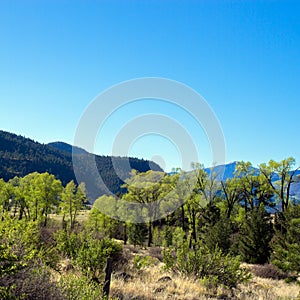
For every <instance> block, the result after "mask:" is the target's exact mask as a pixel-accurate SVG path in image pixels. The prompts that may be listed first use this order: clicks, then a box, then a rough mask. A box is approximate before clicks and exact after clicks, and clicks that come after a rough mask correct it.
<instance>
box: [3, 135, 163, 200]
mask: <svg viewBox="0 0 300 300" xmlns="http://www.w3.org/2000/svg"><path fill="white" fill-rule="evenodd" d="M75 152H76V153H78V154H77V155H76V165H77V168H78V170H80V173H82V174H89V175H90V172H91V170H92V166H91V161H92V162H94V161H96V166H97V169H96V170H95V174H93V176H91V178H92V179H95V178H97V177H98V176H99V175H100V176H101V178H102V180H103V183H102V182H100V181H96V180H89V181H88V182H86V184H87V188H88V190H89V199H92V200H95V199H96V198H98V197H99V196H101V195H103V194H104V193H105V191H106V190H107V189H108V190H109V191H111V192H112V193H122V192H124V189H122V188H121V185H122V184H123V183H124V181H123V180H124V179H125V178H128V176H129V170H128V169H129V168H132V169H135V170H138V171H139V172H146V171H148V170H150V169H152V170H155V171H161V168H160V167H159V166H158V165H157V164H155V163H154V162H150V161H148V160H143V159H138V158H131V157H130V158H127V157H111V156H98V155H93V154H89V153H87V152H86V151H84V150H83V149H80V148H76V147H75ZM33 172H38V173H44V172H48V173H50V174H53V175H54V176H55V177H56V178H57V179H59V180H60V181H61V182H62V184H63V185H64V186H65V185H66V184H67V183H68V182H70V181H71V180H73V181H74V182H75V183H77V182H76V177H75V174H74V171H73V160H72V146H71V145H68V144H64V143H52V144H50V145H44V144H40V143H38V142H35V141H33V140H31V139H28V138H25V137H22V136H20V135H16V134H12V133H9V132H5V131H1V130H0V178H2V179H4V180H5V181H8V180H10V179H13V178H14V177H16V176H17V177H24V176H26V175H28V174H30V173H33Z"/></svg>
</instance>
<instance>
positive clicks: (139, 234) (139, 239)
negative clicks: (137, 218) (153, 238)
mask: <svg viewBox="0 0 300 300" xmlns="http://www.w3.org/2000/svg"><path fill="white" fill-rule="evenodd" d="M127 234H128V238H129V242H130V243H131V244H133V245H134V246H137V245H139V246H143V245H144V243H145V241H146V240H147V237H148V228H147V225H146V224H145V223H139V224H134V223H130V224H129V225H128V226H127Z"/></svg>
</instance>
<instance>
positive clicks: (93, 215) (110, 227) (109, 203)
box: [87, 195, 122, 238]
mask: <svg viewBox="0 0 300 300" xmlns="http://www.w3.org/2000/svg"><path fill="white" fill-rule="evenodd" d="M117 210H118V207H117V201H116V199H115V198H114V197H113V196H107V195H103V196H101V197H99V198H98V199H97V200H96V201H95V203H94V205H93V207H92V209H91V210H90V212H89V216H88V222H87V226H89V227H90V228H91V229H92V230H95V231H97V232H99V233H101V234H103V235H104V236H106V237H110V238H113V237H115V238H117V237H118V233H119V231H121V228H120V227H122V224H121V223H120V222H119V221H118V220H117V219H116V216H115V214H116V212H117ZM114 217H115V218H114Z"/></svg>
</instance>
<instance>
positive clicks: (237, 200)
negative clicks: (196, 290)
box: [90, 158, 300, 286]
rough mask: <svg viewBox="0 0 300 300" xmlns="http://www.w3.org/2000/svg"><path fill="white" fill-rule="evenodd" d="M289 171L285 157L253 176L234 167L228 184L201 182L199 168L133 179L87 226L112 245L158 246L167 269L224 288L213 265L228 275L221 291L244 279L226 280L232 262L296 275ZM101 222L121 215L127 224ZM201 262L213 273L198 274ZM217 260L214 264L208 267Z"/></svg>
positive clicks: (299, 214)
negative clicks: (113, 240)
mask: <svg viewBox="0 0 300 300" xmlns="http://www.w3.org/2000/svg"><path fill="white" fill-rule="evenodd" d="M294 166H295V160H294V159H293V158H288V159H284V160H282V161H280V162H276V161H273V160H271V161H270V162H269V163H268V164H261V165H260V166H259V171H257V169H255V168H253V166H252V165H251V163H249V162H240V163H238V164H237V167H236V171H235V176H234V178H232V179H227V180H226V181H224V182H222V181H221V182H220V181H218V180H217V178H220V176H219V175H220V174H216V173H215V172H214V170H213V168H212V170H211V172H209V173H210V174H209V175H208V172H206V171H205V170H204V168H203V167H201V166H199V165H195V166H194V167H195V169H194V171H193V172H188V173H186V172H181V171H180V170H177V173H175V174H173V175H171V176H169V175H166V174H165V173H162V172H153V171H148V172H146V173H138V172H133V173H132V176H131V178H130V179H128V180H126V183H125V185H124V186H125V187H126V189H127V191H128V192H127V193H126V194H124V195H123V197H122V201H119V200H116V199H114V198H113V197H111V196H110V197H108V196H102V197H101V198H99V199H98V200H97V201H96V202H95V205H94V208H93V209H92V211H91V217H90V220H91V222H94V223H93V224H94V226H95V227H96V228H99V230H101V231H102V232H103V233H105V234H106V235H108V236H109V237H116V238H120V237H121V236H120V233H122V234H123V240H124V243H127V241H128V240H129V242H130V243H132V244H134V245H141V246H145V245H147V246H152V245H153V246H163V247H164V249H165V251H164V253H165V263H166V266H167V267H168V268H170V269H172V270H173V271H176V272H179V273H184V274H190V275H193V276H198V277H200V278H209V282H213V281H216V282H218V283H220V282H221V283H222V280H223V283H224V278H223V279H222V276H221V275H220V274H218V273H217V274H215V273H214V272H215V271H216V269H218V268H220V266H221V265H223V266H224V265H226V266H227V267H228V269H227V271H228V272H229V273H228V274H231V275H230V276H229V277H227V279H226V280H229V278H235V279H233V282H231V281H230V280H229V281H228V282H227V284H228V285H229V286H231V285H232V286H234V285H235V284H237V282H239V280H243V278H244V275H245V274H244V275H243V276H242V275H241V277H240V278H236V277H235V275H234V274H236V272H237V270H238V269H239V267H237V266H239V264H238V262H237V261H235V260H234V258H238V260H239V261H240V262H246V263H251V264H264V263H270V262H271V263H272V264H274V265H275V266H276V267H278V268H279V269H281V270H282V271H284V272H288V273H289V274H290V275H295V276H296V275H297V273H298V272H299V271H300V264H299V261H300V206H299V202H298V203H297V201H296V199H294V198H293V197H292V196H291V193H290V189H291V185H292V184H293V183H294V182H296V181H298V180H299V177H298V175H297V170H295V169H294ZM109 203H110V205H109ZM137 203H138V204H140V206H136V204H137ZM130 207H132V209H130ZM175 208H177V209H175ZM170 211H173V212H172V213H171V214H167V213H168V212H170ZM270 211H273V212H274V213H272V214H271V213H270ZM103 212H104V213H103ZM108 215H109V216H115V217H118V218H121V219H122V218H124V216H126V218H127V220H128V221H127V222H120V221H117V220H116V219H115V218H111V217H108ZM161 215H164V217H163V218H161V217H160V216H161ZM140 220H145V222H144V223H141V222H140ZM203 257H210V258H211V259H210V261H209V263H210V266H211V267H210V268H211V269H213V271H212V270H207V269H205V265H207V264H208V260H207V259H208V258H205V259H203ZM217 257H219V263H220V265H216V266H215V267H212V265H213V262H216V261H217ZM225 261H227V264H226V263H225ZM230 266H236V269H235V270H230ZM224 268H225V267H224ZM201 270H202V271H201ZM211 272H213V273H211ZM232 272H233V273H232ZM240 274H242V273H240ZM245 277H247V276H246V275H245ZM226 280H225V282H226Z"/></svg>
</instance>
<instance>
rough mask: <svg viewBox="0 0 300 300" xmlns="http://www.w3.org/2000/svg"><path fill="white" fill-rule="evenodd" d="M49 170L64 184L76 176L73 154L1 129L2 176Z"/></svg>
mask: <svg viewBox="0 0 300 300" xmlns="http://www.w3.org/2000/svg"><path fill="white" fill-rule="evenodd" d="M35 171H36V172H40V173H42V172H49V173H51V174H54V175H55V176H56V177H57V178H58V179H60V180H61V181H62V182H63V183H64V184H66V183H67V182H69V181H70V180H71V179H73V178H74V173H73V168H72V159H71V156H70V155H68V154H66V153H64V152H62V151H59V150H57V149H54V148H51V147H49V146H47V145H43V144H40V143H38V142H35V141H33V140H31V139H28V138H25V137H22V136H20V135H16V134H12V133H9V132H4V131H0V178H3V179H5V180H9V179H11V178H13V177H14V176H20V177H22V176H25V175H27V174H29V173H32V172H35Z"/></svg>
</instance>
